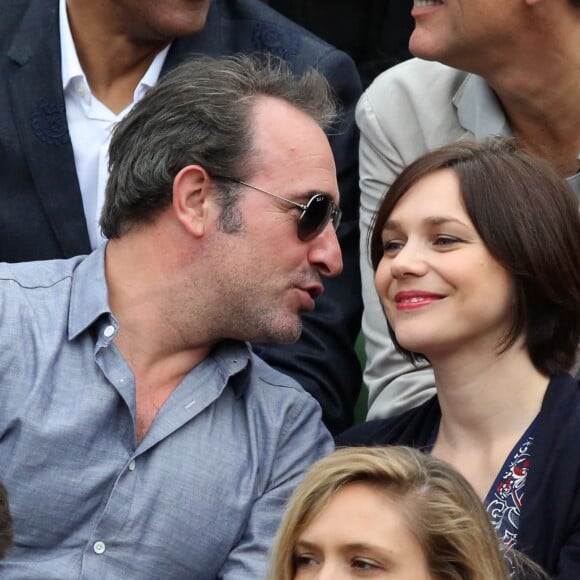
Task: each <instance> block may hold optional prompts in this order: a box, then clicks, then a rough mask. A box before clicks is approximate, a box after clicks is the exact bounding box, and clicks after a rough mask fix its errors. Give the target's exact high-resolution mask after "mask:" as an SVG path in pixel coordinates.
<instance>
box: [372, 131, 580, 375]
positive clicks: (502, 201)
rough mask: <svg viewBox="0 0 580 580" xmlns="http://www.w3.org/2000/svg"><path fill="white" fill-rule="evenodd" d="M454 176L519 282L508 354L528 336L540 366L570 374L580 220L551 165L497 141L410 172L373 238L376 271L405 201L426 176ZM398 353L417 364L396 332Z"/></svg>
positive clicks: (434, 156)
mask: <svg viewBox="0 0 580 580" xmlns="http://www.w3.org/2000/svg"><path fill="white" fill-rule="evenodd" d="M441 169H451V170H452V171H453V172H454V173H455V174H456V175H457V177H458V178H459V183H460V190H461V197H462V201H463V205H464V207H465V210H466V212H467V215H468V216H469V218H470V220H471V221H472V223H473V225H474V226H475V229H476V230H477V232H478V234H479V236H480V237H481V239H482V240H483V242H484V244H485V245H486V247H487V249H488V251H489V252H490V253H491V255H492V256H493V257H494V258H495V259H496V260H497V261H498V262H499V263H500V264H501V265H502V266H503V268H505V270H506V271H507V272H508V273H509V274H510V275H511V276H512V278H513V282H514V288H515V300H514V305H513V311H512V314H511V317H512V324H511V328H510V330H509V332H508V334H507V336H506V337H505V338H504V340H503V342H502V344H501V345H499V346H500V351H501V352H503V351H505V350H507V349H508V348H510V347H511V346H512V345H513V344H514V342H515V341H516V340H517V339H518V338H519V337H520V336H522V337H523V338H524V340H525V345H526V348H527V351H528V353H529V355H530V358H531V360H532V362H533V364H534V366H535V367H536V368H537V369H538V370H539V371H540V372H542V373H544V374H547V375H551V374H553V373H555V372H558V371H565V370H569V369H570V368H571V367H572V365H573V363H574V358H575V354H576V349H577V346H578V341H579V339H580V215H579V213H578V204H577V201H576V198H575V196H574V193H573V192H572V190H571V188H570V187H569V186H568V184H567V183H566V182H565V180H563V179H562V178H560V177H559V176H558V175H557V174H556V172H555V171H554V170H553V169H552V168H551V167H550V166H549V165H548V164H547V162H545V161H543V160H541V159H536V158H534V157H531V156H530V155H528V154H526V153H524V152H522V151H521V150H519V149H518V148H517V147H516V146H515V144H514V142H513V141H511V140H508V139H504V138H500V137H495V138H492V139H489V140H487V141H484V142H482V143H473V142H460V143H455V144H453V145H448V146H445V147H442V148H441V149H437V150H435V151H432V152H430V153H427V154H426V155H424V156H423V157H420V158H419V159H418V160H417V161H415V162H414V163H412V164H411V165H409V166H408V167H407V168H406V169H404V170H403V172H402V173H401V174H400V175H399V176H398V178H397V179H396V180H395V181H394V183H393V185H392V186H391V188H390V189H389V191H388V192H387V194H386V195H385V197H384V198H383V200H382V202H381V205H380V207H379V210H378V212H377V214H376V215H375V218H374V222H373V225H372V228H371V234H370V252H371V262H372V265H373V268H374V269H375V270H376V269H377V266H378V264H379V262H380V261H381V259H382V257H383V244H382V239H381V236H382V231H383V227H384V224H385V222H386V221H387V219H388V218H389V216H390V214H391V213H392V211H393V209H394V207H395V206H396V205H397V203H398V201H399V200H400V199H401V198H402V197H403V196H404V195H405V193H406V192H407V191H408V190H409V188H410V187H412V186H413V185H415V184H416V183H417V182H418V181H419V180H420V179H422V178H423V177H425V176H426V175H428V174H430V173H433V172H435V171H438V170H441ZM389 332H390V333H391V337H392V339H393V341H394V343H395V346H396V347H397V349H398V350H399V351H400V352H402V353H403V354H404V355H405V356H407V357H408V358H409V359H410V360H415V359H416V358H417V357H421V354H420V353H411V352H409V351H406V350H405V349H403V348H402V347H401V346H400V345H399V344H398V342H397V341H396V338H395V336H394V333H393V331H392V328H391V327H390V325H389Z"/></svg>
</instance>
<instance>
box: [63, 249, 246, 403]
mask: <svg viewBox="0 0 580 580" xmlns="http://www.w3.org/2000/svg"><path fill="white" fill-rule="evenodd" d="M106 247H107V244H104V245H102V246H99V247H98V248H97V249H96V250H95V251H94V252H92V253H91V254H89V255H88V256H87V257H86V258H84V259H83V260H82V261H81V262H80V263H79V264H78V266H77V267H76V268H75V270H74V272H73V277H72V284H71V300H70V309H69V318H68V339H69V340H73V339H74V338H76V337H77V336H78V335H79V334H81V333H82V332H84V331H85V330H87V328H89V327H90V326H91V325H92V324H93V323H95V322H96V321H97V320H98V319H99V318H100V317H101V316H103V315H107V316H108V317H110V318H113V315H112V314H111V308H110V306H109V298H108V290H107V280H106V277H105V253H106ZM115 324H116V322H115ZM210 358H212V359H213V362H214V364H215V365H216V368H217V369H219V372H220V373H221V374H222V375H223V377H224V379H225V381H226V382H227V380H229V378H230V377H233V376H234V375H236V380H235V382H234V387H233V388H234V390H235V392H236V394H237V395H238V396H241V395H242V394H243V392H244V391H245V388H246V386H247V382H248V379H247V377H248V376H249V371H250V369H251V347H250V345H249V344H248V343H245V342H242V341H239V340H223V341H221V342H219V343H218V344H217V345H216V346H215V348H214V349H213V350H212V352H211V355H210Z"/></svg>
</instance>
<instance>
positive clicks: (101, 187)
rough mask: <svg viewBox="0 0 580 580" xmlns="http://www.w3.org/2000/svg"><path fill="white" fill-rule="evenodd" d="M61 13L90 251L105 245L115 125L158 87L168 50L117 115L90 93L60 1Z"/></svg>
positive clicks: (65, 80) (65, 82) (69, 110)
mask: <svg viewBox="0 0 580 580" xmlns="http://www.w3.org/2000/svg"><path fill="white" fill-rule="evenodd" d="M59 10H60V16H59V27H60V51H61V63H62V64H61V71H62V87H63V90H64V99H65V107H66V118H67V122H68V130H69V133H70V138H71V141H72V147H73V152H74V158H75V166H76V170H77V176H78V180H79V186H80V190H81V194H82V198H83V207H84V212H85V219H86V221H87V228H88V231H89V238H90V241H91V248H92V249H95V248H96V247H97V246H99V245H100V244H102V243H103V242H104V241H105V238H104V237H103V235H102V234H101V228H100V226H99V217H100V214H101V208H102V207H103V202H104V199H105V186H106V183H107V179H108V177H109V172H108V151H109V142H110V140H111V132H112V130H113V127H114V126H115V124H116V123H118V122H119V121H120V120H121V119H122V118H123V117H124V116H125V115H126V114H127V113H128V112H129V111H130V110H131V108H132V107H133V105H134V104H135V103H136V102H137V101H139V100H140V99H142V98H143V96H144V95H145V93H146V92H147V90H148V89H150V88H151V87H152V86H154V85H155V83H156V82H157V80H158V79H159V74H160V73H161V68H162V67H163V63H164V62H165V57H166V56H167V52H168V51H169V46H167V47H166V48H164V49H163V50H162V51H161V52H160V53H158V54H157V56H156V57H155V58H154V59H153V62H152V63H151V65H150V66H149V68H148V69H147V72H146V73H145V74H144V75H143V78H142V79H141V80H140V81H139V83H138V84H137V87H136V88H135V92H134V93H133V102H132V103H131V104H130V105H128V106H127V107H126V108H125V109H124V110H123V111H121V112H120V113H119V114H115V113H113V112H112V111H111V110H110V109H109V108H107V107H106V106H105V105H104V104H103V103H101V101H99V99H97V98H96V97H95V96H94V95H93V94H92V93H91V89H90V87H89V84H88V82H87V78H86V76H85V73H84V72H83V69H82V68H81V64H80V62H79V59H78V56H77V51H76V48H75V44H74V41H73V37H72V33H71V30H70V25H69V21H68V15H67V10H66V0H60V5H59Z"/></svg>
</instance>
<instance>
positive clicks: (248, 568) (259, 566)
mask: <svg viewBox="0 0 580 580" xmlns="http://www.w3.org/2000/svg"><path fill="white" fill-rule="evenodd" d="M266 387H267V385H266ZM299 401H300V402H299V403H297V404H296V405H294V407H293V409H292V412H291V413H288V415H287V417H286V419H285V421H284V426H283V428H282V432H281V433H280V434H279V441H278V445H277V447H276V453H275V456H274V458H273V461H272V464H271V466H270V473H269V474H265V475H264V479H265V480H266V481H265V483H264V489H263V492H262V493H261V494H260V495H259V497H258V498H257V499H256V501H255V502H254V505H253V506H252V507H251V512H250V516H249V519H248V523H247V526H246V528H245V530H244V531H243V534H242V535H241V538H240V540H239V542H238V544H237V545H236V547H235V548H234V549H233V550H232V551H231V552H230V555H229V557H228V559H227V560H226V562H225V563H224V565H223V567H222V569H221V571H220V574H219V576H218V577H219V578H220V579H224V580H245V579H247V580H255V579H256V578H265V577H266V569H267V565H268V562H267V560H268V554H269V550H270V547H271V545H272V543H273V541H274V537H275V535H276V532H277V530H278V526H279V524H280V520H281V519H282V515H283V513H284V509H285V506H286V502H287V501H288V498H289V497H290V494H291V493H292V492H293V491H294V488H295V487H296V486H297V485H298V483H300V481H301V480H302V478H303V477H304V475H305V474H306V472H307V471H308V469H309V468H310V466H311V465H312V463H314V462H315V461H317V460H318V459H320V458H322V457H324V456H326V455H328V454H329V453H331V452H332V450H333V443H332V439H331V437H330V434H329V433H328V431H327V430H326V429H325V427H324V425H323V424H322V422H321V420H320V408H319V406H318V405H317V403H316V402H315V401H313V400H312V398H311V397H310V396H309V395H306V394H305V393H301V394H300V400H299Z"/></svg>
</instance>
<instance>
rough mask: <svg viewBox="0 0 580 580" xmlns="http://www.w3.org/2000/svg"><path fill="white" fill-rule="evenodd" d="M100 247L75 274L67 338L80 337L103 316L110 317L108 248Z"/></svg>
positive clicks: (85, 260) (76, 269)
mask: <svg viewBox="0 0 580 580" xmlns="http://www.w3.org/2000/svg"><path fill="white" fill-rule="evenodd" d="M106 247H107V245H106V244H103V245H102V246H99V247H98V248H97V249H96V250H95V251H94V252H92V253H91V254H89V255H88V256H87V257H86V258H85V259H84V260H83V261H82V262H80V263H79V265H78V266H77V267H76V268H75V270H74V272H73V278H72V284H71V300H70V309H69V315H68V338H69V340H72V339H74V338H75V337H77V336H78V335H79V334H80V333H81V332H83V331H84V330H86V329H87V328H88V327H89V326H90V325H91V324H93V323H94V322H95V321H96V320H97V318H99V317H100V316H102V315H103V314H108V315H109V316H110V315H111V309H110V307H109V298H108V291H107V281H106V279H105V249H106Z"/></svg>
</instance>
